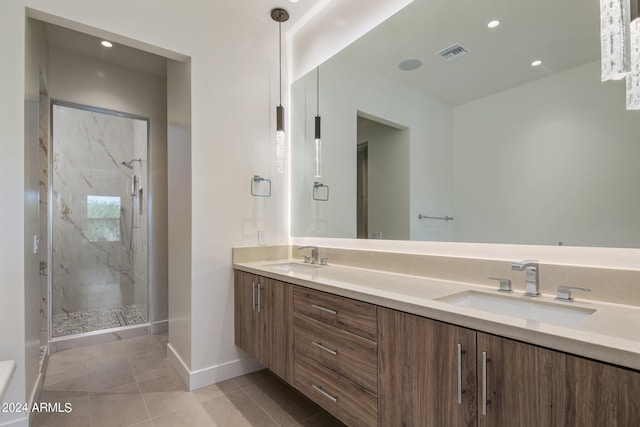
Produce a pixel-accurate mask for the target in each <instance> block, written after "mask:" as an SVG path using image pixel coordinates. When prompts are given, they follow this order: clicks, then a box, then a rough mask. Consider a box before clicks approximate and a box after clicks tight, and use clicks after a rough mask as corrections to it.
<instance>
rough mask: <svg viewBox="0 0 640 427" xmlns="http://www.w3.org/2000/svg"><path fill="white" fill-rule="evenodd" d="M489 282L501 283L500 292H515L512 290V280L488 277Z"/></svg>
mask: <svg viewBox="0 0 640 427" xmlns="http://www.w3.org/2000/svg"><path fill="white" fill-rule="evenodd" d="M487 279H489V280H497V281H498V282H500V287H499V288H498V292H513V290H512V289H511V280H509V279H502V278H500V277H487Z"/></svg>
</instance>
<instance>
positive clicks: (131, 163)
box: [121, 159, 142, 170]
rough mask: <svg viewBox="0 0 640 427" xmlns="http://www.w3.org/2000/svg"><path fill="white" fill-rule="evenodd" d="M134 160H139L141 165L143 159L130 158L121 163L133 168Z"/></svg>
mask: <svg viewBox="0 0 640 427" xmlns="http://www.w3.org/2000/svg"><path fill="white" fill-rule="evenodd" d="M133 162H139V163H140V165H142V159H133V160H129V161H128V162H122V163H121V164H122V166H124V167H127V168H129V169H131V170H133Z"/></svg>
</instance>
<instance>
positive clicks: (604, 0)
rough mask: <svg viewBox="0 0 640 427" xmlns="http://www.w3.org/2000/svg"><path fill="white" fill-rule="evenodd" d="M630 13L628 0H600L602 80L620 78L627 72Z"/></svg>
mask: <svg viewBox="0 0 640 427" xmlns="http://www.w3.org/2000/svg"><path fill="white" fill-rule="evenodd" d="M632 1H634V2H635V1H637V0H632ZM630 13H631V5H630V0H600V39H601V40H600V41H601V45H600V47H601V53H602V81H607V80H620V79H622V78H624V77H625V76H626V74H627V73H628V72H629V62H630V58H629V53H630V46H629V22H630Z"/></svg>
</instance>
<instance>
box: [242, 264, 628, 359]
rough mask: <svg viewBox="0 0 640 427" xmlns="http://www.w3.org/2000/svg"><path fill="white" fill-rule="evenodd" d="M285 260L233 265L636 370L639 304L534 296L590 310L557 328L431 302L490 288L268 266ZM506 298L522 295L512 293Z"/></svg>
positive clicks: (396, 276) (374, 272)
mask: <svg viewBox="0 0 640 427" xmlns="http://www.w3.org/2000/svg"><path fill="white" fill-rule="evenodd" d="M287 262H291V261H290V260H278V261H259V262H246V263H236V264H234V268H235V269H237V270H242V271H245V272H249V273H254V274H258V275H261V276H265V277H270V278H272V279H277V280H281V281H284V282H288V283H293V284H296V285H300V286H305V287H308V288H313V289H317V290H320V291H325V292H330V293H333V294H336V295H341V296H345V297H349V298H354V299H358V300H361V301H365V302H369V303H372V304H376V305H379V306H383V307H388V308H392V309H396V310H401V311H404V312H407V313H413V314H417V315H420V316H424V317H428V318H431V319H434V320H440V321H443V322H447V323H452V324H455V325H459V326H464V327H468V328H471V329H475V330H477V331H481V332H487V333H491V334H496V335H500V336H503V337H507V338H512V339H516V340H519V341H523V342H528V343H531V344H536V345H540V346H544V347H547V348H552V349H556V350H561V351H565V352H567V353H572V354H576V355H579V356H584V357H588V358H592V359H595V360H600V361H603V362H608V363H613V364H616V365H620V366H624V367H628V368H632V369H637V370H640V307H635V306H627V305H621V304H611V303H604V302H602V303H601V302H595V301H584V300H583V301H581V300H580V298H579V295H577V298H576V300H575V301H574V302H559V301H555V299H554V297H555V295H542V296H541V297H539V298H536V299H535V300H536V301H544V302H549V303H552V304H571V306H573V307H583V308H587V309H595V310H596V311H595V312H594V313H593V314H592V315H590V316H589V317H588V318H587V319H586V320H584V321H583V322H581V323H580V324H579V325H578V326H574V327H563V326H556V325H552V324H548V323H544V322H539V321H534V320H527V319H520V318H516V317H511V316H506V315H500V314H494V313H491V312H488V311H484V310H476V309H472V308H467V307H460V306H456V305H453V304H449V303H446V302H442V301H437V300H436V299H437V298H441V297H444V296H447V295H450V294H454V293H458V292H462V291H468V290H474V291H480V292H487V293H495V294H497V292H496V291H495V289H496V288H492V287H487V286H481V285H474V284H470V283H463V282H454V281H448V280H440V279H432V278H427V277H419V276H411V275H405V274H395V273H388V272H382V271H377V270H367V269H361V268H354V267H343V266H336V265H328V266H319V267H317V268H309V269H305V270H304V271H283V270H280V269H278V268H274V267H276V266H277V265H282V264H283V263H287ZM510 297H511V298H526V297H523V296H522V292H517V291H515V292H513V294H510Z"/></svg>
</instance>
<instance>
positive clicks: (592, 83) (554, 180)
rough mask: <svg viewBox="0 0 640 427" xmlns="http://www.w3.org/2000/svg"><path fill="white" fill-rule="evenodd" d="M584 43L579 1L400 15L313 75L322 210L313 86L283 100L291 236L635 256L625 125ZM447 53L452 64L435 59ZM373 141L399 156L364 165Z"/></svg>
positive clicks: (635, 138)
mask: <svg viewBox="0 0 640 427" xmlns="http://www.w3.org/2000/svg"><path fill="white" fill-rule="evenodd" d="M496 19H497V20H499V21H500V25H498V26H497V27H495V28H489V27H488V25H487V24H488V22H490V21H492V20H496ZM599 30H600V18H599V4H598V2H597V1H593V0H590V1H588V2H584V0H567V1H563V2H557V1H553V0H541V1H537V2H504V1H499V0H491V1H488V2H465V3H464V4H461V2H451V1H444V0H415V1H414V2H413V3H411V4H410V5H409V6H407V7H406V8H405V9H403V10H402V11H400V12H399V13H397V14H396V15H394V16H392V17H391V18H389V19H388V20H387V21H386V22H384V23H382V24H381V25H380V26H378V27H376V28H375V29H373V30H372V31H370V32H369V33H368V34H366V35H365V36H363V37H362V38H361V39H359V40H358V41H356V42H355V43H353V44H352V45H350V46H348V47H347V48H346V49H344V50H343V51H342V52H340V53H339V54H337V55H336V56H334V57H333V58H331V59H329V60H328V61H327V62H325V63H323V64H321V65H320V69H321V73H322V76H323V78H322V81H321V85H320V88H319V97H320V106H319V108H320V112H321V115H322V141H323V153H322V158H323V176H322V179H321V180H322V182H323V183H324V184H327V185H329V186H330V187H331V199H330V200H329V201H327V202H317V201H314V200H313V199H312V189H313V182H314V181H315V180H317V179H316V178H314V158H315V157H314V156H315V153H314V139H313V137H314V116H315V113H316V101H317V96H318V95H317V93H318V92H317V89H318V88H317V87H316V83H317V82H316V73H315V71H314V72H312V73H310V74H309V75H307V76H304V77H302V78H301V79H299V80H297V81H296V82H294V83H293V84H292V88H291V96H292V120H291V126H292V128H291V131H292V137H291V146H292V147H291V153H292V162H291V164H292V169H291V172H292V185H291V191H292V196H291V197H292V218H291V221H292V225H291V228H292V230H291V231H292V235H293V236H317V237H343V238H356V237H365V236H366V237H367V238H383V239H411V240H430V241H454V242H479V243H513V244H539V245H570V246H601V247H640V189H639V185H640V167H639V162H640V113H638V112H633V111H626V110H625V84H624V81H617V82H606V83H603V82H601V81H600V35H599ZM454 44H459V45H461V46H462V47H464V48H465V49H466V50H467V51H468V52H467V53H466V54H464V55H461V56H459V57H457V58H455V59H453V60H450V61H447V60H446V59H444V58H442V57H440V56H438V55H437V54H436V52H439V51H441V50H442V49H443V48H447V47H450V46H452V45H454ZM407 59H418V60H420V61H421V62H422V65H421V66H420V67H419V68H417V69H415V70H412V71H405V70H401V69H400V68H399V64H400V63H401V62H402V61H404V60H407ZM534 60H540V61H542V63H541V64H540V65H538V66H535V67H534V66H532V65H531V64H532V63H533V61H534ZM365 120H366V121H367V122H365ZM363 123H367V124H368V125H369V127H371V128H375V129H377V130H378V132H379V133H378V134H376V135H372V134H369V135H368V136H366V137H364V136H362V134H361V132H362V128H363V126H362V125H363ZM386 133H389V134H397V135H396V136H398V137H399V138H400V139H402V137H401V135H403V136H404V138H406V142H405V143H404V144H403V143H402V142H400V143H398V141H396V140H393V141H384V142H382V148H384V149H385V150H386V152H384V154H380V158H379V161H376V162H374V161H373V159H372V151H371V142H370V141H372V140H374V139H379V140H380V141H382V140H384V139H385V137H384V135H385V134H386ZM392 139H393V138H392ZM364 140H367V141H369V145H368V150H369V151H368V160H367V165H366V170H367V175H368V178H367V179H366V182H365V181H363V179H364V178H363V177H362V171H361V169H362V147H363V146H362V145H361V143H362V142H364ZM359 147H360V150H359ZM396 150H397V151H396ZM359 153H360V155H359ZM398 159H401V160H398ZM402 159H404V160H402ZM396 160H397V162H396ZM402 162H404V163H402ZM403 164H404V166H402V165H403ZM392 165H395V166H392ZM398 165H400V166H398ZM359 180H360V181H361V183H360V185H358V182H359ZM376 180H377V181H376ZM376 186H378V187H380V186H382V187H380V188H382V190H381V191H380V193H379V195H378V193H376V192H374V191H373V188H374V187H376ZM385 186H386V187H385ZM359 187H360V191H359V190H358V188H359ZM378 187H376V188H378ZM363 188H366V189H367V190H368V197H367V199H366V200H363V197H364V196H363V194H362V189H363ZM383 194H386V196H383ZM365 202H366V203H365ZM363 205H366V206H367V208H368V209H367V213H366V219H365V213H364V211H363V208H362V206H363ZM359 206H360V207H359ZM420 214H422V215H427V216H430V217H441V218H445V217H447V216H449V217H453V218H455V219H454V220H453V221H445V220H442V219H431V218H419V215H420ZM363 224H366V225H367V227H366V228H364V227H363Z"/></svg>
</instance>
